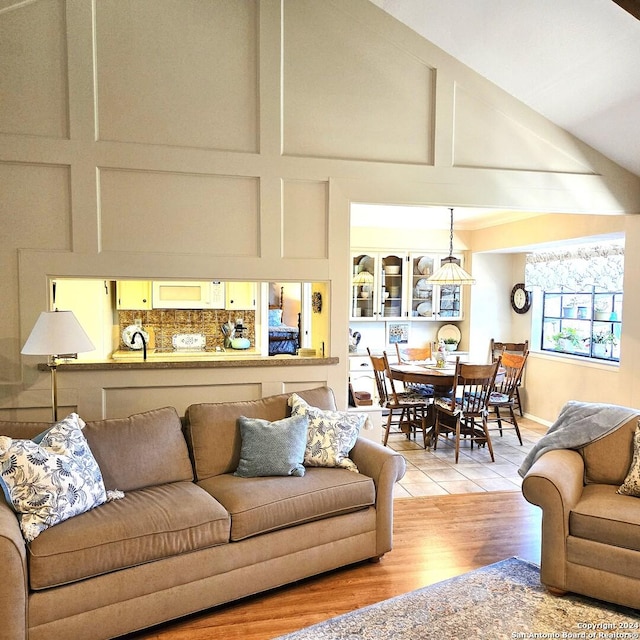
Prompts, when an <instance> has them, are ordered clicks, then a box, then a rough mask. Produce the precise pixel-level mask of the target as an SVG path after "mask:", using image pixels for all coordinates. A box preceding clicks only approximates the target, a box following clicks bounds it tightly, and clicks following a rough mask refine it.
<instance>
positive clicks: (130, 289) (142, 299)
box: [116, 280, 151, 311]
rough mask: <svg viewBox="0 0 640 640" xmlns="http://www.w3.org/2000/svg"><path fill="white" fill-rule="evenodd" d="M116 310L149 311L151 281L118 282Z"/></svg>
mask: <svg viewBox="0 0 640 640" xmlns="http://www.w3.org/2000/svg"><path fill="white" fill-rule="evenodd" d="M116 309H118V310H120V311H126V310H133V311H137V310H144V309H151V280H118V281H117V282H116Z"/></svg>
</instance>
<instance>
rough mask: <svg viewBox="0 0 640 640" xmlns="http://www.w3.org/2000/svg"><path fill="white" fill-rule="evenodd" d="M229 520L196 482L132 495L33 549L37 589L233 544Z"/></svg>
mask: <svg viewBox="0 0 640 640" xmlns="http://www.w3.org/2000/svg"><path fill="white" fill-rule="evenodd" d="M229 530H230V520H229V514H228V513H227V512H226V511H225V509H224V508H223V507H222V506H221V505H220V504H219V503H218V502H216V500H214V499H213V498H212V497H211V495H209V494H208V493H207V492H206V491H203V490H202V489H201V488H200V487H198V486H197V485H195V484H193V483H192V482H174V483H171V484H164V485H159V486H155V487H147V488H145V489H139V490H137V491H129V492H127V494H126V495H125V497H124V498H123V499H122V500H116V501H115V502H108V503H107V504H104V505H102V506H101V507H99V508H97V509H93V510H92V511H89V512H87V513H83V514H82V515H79V516H76V517H75V518H71V519H70V520H66V521H65V522H62V523H60V524H58V525H56V526H55V527H51V528H50V529H47V530H46V531H44V532H43V533H42V534H41V535H40V536H38V538H36V539H35V540H34V541H33V542H32V543H31V545H30V546H29V580H30V586H31V588H32V589H45V588H48V587H53V586H57V585H62V584H66V583H69V582H74V581H77V580H82V579H84V578H89V577H92V576H96V575H100V574H104V573H108V572H111V571H117V570H118V569H124V568H126V567H132V566H135V565H139V564H143V563H146V562H152V561H154V560H160V559H162V558H167V557H170V556H174V555H177V554H181V553H189V552H190V551H195V550H197V549H203V548H207V547H212V546H215V545H219V544H223V543H226V542H228V541H229Z"/></svg>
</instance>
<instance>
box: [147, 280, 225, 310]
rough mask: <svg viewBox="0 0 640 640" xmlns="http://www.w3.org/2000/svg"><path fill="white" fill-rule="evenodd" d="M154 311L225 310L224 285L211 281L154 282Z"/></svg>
mask: <svg viewBox="0 0 640 640" xmlns="http://www.w3.org/2000/svg"><path fill="white" fill-rule="evenodd" d="M151 295H152V305H153V308H154V309H224V283H223V282H215V281H213V282H212V281H211V280H206V281H194V280H176V281H170V280H154V281H153V286H152V293H151Z"/></svg>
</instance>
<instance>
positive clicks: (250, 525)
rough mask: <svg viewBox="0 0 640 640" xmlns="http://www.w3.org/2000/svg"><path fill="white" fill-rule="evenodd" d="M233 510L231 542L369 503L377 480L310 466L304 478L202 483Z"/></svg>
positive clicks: (227, 477) (225, 478) (231, 477)
mask: <svg viewBox="0 0 640 640" xmlns="http://www.w3.org/2000/svg"><path fill="white" fill-rule="evenodd" d="M198 484H199V485H200V486H201V487H202V488H203V489H205V490H206V491H207V492H208V493H210V494H211V495H212V496H213V497H214V498H215V499H216V500H218V502H220V503H221V504H222V505H223V506H224V507H225V509H227V511H229V513H230V514H231V540H234V541H235V540H242V539H244V538H248V537H251V536H255V535H258V534H261V533H266V532H268V531H274V530H276V529H283V528H285V527H291V526H294V525H298V524H302V523H303V522H309V521H311V520H320V519H322V518H329V517H332V516H335V515H338V514H341V513H348V512H351V511H356V510H359V509H364V508H367V507H370V506H371V505H373V504H374V502H375V487H374V483H373V480H372V479H371V478H369V477H367V476H364V475H361V474H355V473H352V472H351V471H347V470H346V469H320V468H309V469H307V471H306V473H305V475H304V476H303V477H302V478H284V477H269V478H238V477H237V476H234V475H233V474H222V475H219V476H213V477H211V478H207V479H206V480H202V481H201V482H199V483H198Z"/></svg>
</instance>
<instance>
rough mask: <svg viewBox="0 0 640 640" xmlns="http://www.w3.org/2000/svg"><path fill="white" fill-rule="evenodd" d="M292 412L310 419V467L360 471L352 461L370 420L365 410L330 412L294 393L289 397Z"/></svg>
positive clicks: (307, 454)
mask: <svg viewBox="0 0 640 640" xmlns="http://www.w3.org/2000/svg"><path fill="white" fill-rule="evenodd" d="M289 406H290V407H291V415H294V416H306V417H307V418H308V419H309V431H308V436H307V446H306V449H305V452H304V464H305V465H306V466H308V467H343V468H344V469H349V470H350V471H356V472H357V471H358V467H357V466H356V465H355V463H354V462H353V461H352V460H349V452H350V451H351V449H353V446H354V445H355V443H356V440H357V439H358V434H359V433H360V429H362V427H363V426H364V423H365V420H366V419H367V416H366V414H364V413H354V412H351V411H326V410H323V409H320V408H318V407H312V406H311V405H310V404H309V403H308V402H306V401H305V400H304V399H303V398H301V397H300V396H299V395H298V394H297V393H294V394H292V395H291V397H290V398H289Z"/></svg>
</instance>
